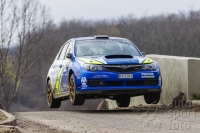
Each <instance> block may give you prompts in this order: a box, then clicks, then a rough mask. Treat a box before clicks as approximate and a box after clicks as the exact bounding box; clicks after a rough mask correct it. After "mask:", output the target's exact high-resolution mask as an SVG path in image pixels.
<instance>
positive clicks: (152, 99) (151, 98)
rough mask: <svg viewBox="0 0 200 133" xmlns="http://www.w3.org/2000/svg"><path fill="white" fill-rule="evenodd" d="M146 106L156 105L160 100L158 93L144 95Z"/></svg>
mask: <svg viewBox="0 0 200 133" xmlns="http://www.w3.org/2000/svg"><path fill="white" fill-rule="evenodd" d="M144 100H145V102H146V103H147V104H157V103H158V102H159V100H160V93H149V94H145V95H144Z"/></svg>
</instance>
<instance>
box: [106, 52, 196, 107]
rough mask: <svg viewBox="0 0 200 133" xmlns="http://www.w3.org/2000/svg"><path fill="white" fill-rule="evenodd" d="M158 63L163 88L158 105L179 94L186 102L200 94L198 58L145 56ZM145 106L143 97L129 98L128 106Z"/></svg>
mask: <svg viewBox="0 0 200 133" xmlns="http://www.w3.org/2000/svg"><path fill="white" fill-rule="evenodd" d="M147 56H148V57H150V58H151V59H153V60H154V61H156V62H158V64H159V65H160V68H161V73H162V79H163V87H162V94H161V99H160V102H159V104H169V102H170V101H172V99H173V98H174V97H175V96H176V95H177V94H178V93H179V92H180V91H182V92H184V93H185V95H186V100H190V99H192V96H191V94H192V93H194V92H195V93H200V58H191V57H178V56H166V55H147ZM107 101H108V107H109V109H112V108H116V107H117V105H116V102H115V101H112V100H107ZM140 104H142V105H144V104H146V103H145V101H144V98H143V96H138V97H133V98H131V103H130V106H137V105H140Z"/></svg>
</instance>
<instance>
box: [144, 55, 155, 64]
mask: <svg viewBox="0 0 200 133" xmlns="http://www.w3.org/2000/svg"><path fill="white" fill-rule="evenodd" d="M149 63H153V60H152V59H150V58H148V57H147V58H146V59H145V60H144V62H143V64H149Z"/></svg>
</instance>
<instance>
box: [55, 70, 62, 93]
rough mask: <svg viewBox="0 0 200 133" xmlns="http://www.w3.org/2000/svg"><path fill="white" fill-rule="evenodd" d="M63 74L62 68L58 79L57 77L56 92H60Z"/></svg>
mask: <svg viewBox="0 0 200 133" xmlns="http://www.w3.org/2000/svg"><path fill="white" fill-rule="evenodd" d="M61 74H62V68H61V69H60V71H59V73H58V76H57V79H56V89H55V94H59V93H60V91H59V90H60V78H61Z"/></svg>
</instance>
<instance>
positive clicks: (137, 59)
mask: <svg viewBox="0 0 200 133" xmlns="http://www.w3.org/2000/svg"><path fill="white" fill-rule="evenodd" d="M77 59H78V61H80V62H84V63H88V64H99V65H100V64H135V65H137V64H143V63H144V64H146V63H152V62H153V60H151V59H150V58H148V57H144V56H130V55H128V56H123V55H107V56H102V55H101V56H83V57H77Z"/></svg>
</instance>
